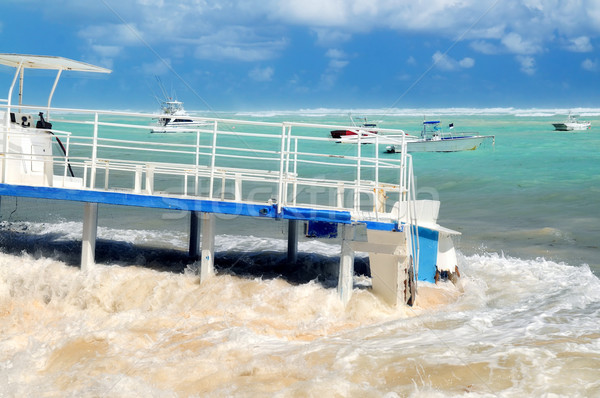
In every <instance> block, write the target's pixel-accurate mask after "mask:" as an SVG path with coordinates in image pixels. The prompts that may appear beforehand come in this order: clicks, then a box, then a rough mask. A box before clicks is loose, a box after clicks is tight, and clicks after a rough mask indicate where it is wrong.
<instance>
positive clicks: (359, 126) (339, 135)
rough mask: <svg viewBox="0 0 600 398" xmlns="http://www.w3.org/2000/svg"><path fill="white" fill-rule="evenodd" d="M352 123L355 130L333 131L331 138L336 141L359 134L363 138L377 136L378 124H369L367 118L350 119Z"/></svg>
mask: <svg viewBox="0 0 600 398" xmlns="http://www.w3.org/2000/svg"><path fill="white" fill-rule="evenodd" d="M350 120H351V121H352V125H353V126H354V127H355V128H350V129H343V130H331V138H335V139H344V138H345V137H354V138H356V136H358V135H359V134H360V135H361V136H363V137H366V136H371V135H372V134H377V130H374V129H376V128H377V124H376V123H369V122H368V121H367V118H366V117H362V118H361V117H355V118H353V117H350Z"/></svg>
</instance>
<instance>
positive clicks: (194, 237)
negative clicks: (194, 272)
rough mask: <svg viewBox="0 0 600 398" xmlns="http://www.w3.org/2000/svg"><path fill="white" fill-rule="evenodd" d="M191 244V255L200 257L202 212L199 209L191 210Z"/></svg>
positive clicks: (194, 257) (195, 257)
mask: <svg viewBox="0 0 600 398" xmlns="http://www.w3.org/2000/svg"><path fill="white" fill-rule="evenodd" d="M189 237H190V245H189V252H188V253H189V256H190V257H191V258H193V259H197V258H198V253H199V248H200V213H199V212H197V211H191V212H190V236H189Z"/></svg>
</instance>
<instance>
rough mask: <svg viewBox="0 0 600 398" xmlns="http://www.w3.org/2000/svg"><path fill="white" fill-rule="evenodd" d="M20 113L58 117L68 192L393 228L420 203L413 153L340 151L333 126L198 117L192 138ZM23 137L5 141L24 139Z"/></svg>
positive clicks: (126, 122)
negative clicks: (240, 205)
mask: <svg viewBox="0 0 600 398" xmlns="http://www.w3.org/2000/svg"><path fill="white" fill-rule="evenodd" d="M9 106H10V105H8V104H0V107H4V108H6V109H9ZM19 108H20V110H21V112H27V111H29V110H31V114H32V115H37V110H39V109H42V110H48V111H51V113H52V120H49V121H50V122H51V123H52V124H53V126H52V129H44V130H46V131H48V132H50V133H52V134H53V136H52V140H53V142H54V144H55V145H56V144H57V143H58V141H60V143H61V145H62V146H63V147H64V151H55V153H54V155H43V156H44V158H45V162H50V163H52V167H53V169H54V174H55V175H58V176H62V177H63V178H62V180H61V179H60V178H59V179H56V181H55V182H54V184H57V185H56V186H59V187H60V186H63V187H66V186H67V184H65V181H67V180H69V184H68V186H69V187H73V186H74V185H73V184H74V182H73V179H80V180H81V182H80V188H81V189H93V190H107V191H111V190H114V191H128V192H134V193H140V194H151V195H164V196H186V197H187V196H190V197H197V198H200V199H209V200H225V201H228V200H229V201H236V202H249V203H276V204H277V206H278V209H279V210H281V207H282V206H298V207H309V208H324V209H334V210H349V211H352V212H356V213H358V212H360V213H363V214H367V213H368V214H371V215H373V217H374V218H375V219H376V220H379V219H382V220H385V221H388V222H389V221H390V220H389V217H390V216H389V214H390V211H391V208H392V206H393V204H394V203H395V202H397V201H412V200H414V194H409V193H410V191H411V190H413V189H414V188H413V187H411V185H410V184H411V183H412V182H413V180H412V169H410V167H408V166H407V162H409V160H410V156H409V155H403V156H401V158H400V159H397V158H389V157H388V158H386V157H384V158H383V159H382V158H380V157H379V154H380V153H381V152H382V150H383V149H384V147H385V143H379V142H378V139H377V138H376V141H375V143H374V145H368V146H365V147H364V148H363V146H362V145H351V146H343V145H336V144H335V143H333V142H332V140H331V139H330V138H329V131H330V130H331V129H334V128H336V126H332V125H326V124H317V123H296V122H264V121H258V120H255V121H252V120H237V119H226V118H214V117H196V118H197V119H200V120H204V121H207V122H209V123H210V124H209V125H207V126H200V127H198V128H194V129H193V130H192V131H191V132H186V133H175V134H169V133H164V134H158V133H154V134H151V133H150V129H151V121H152V118H153V117H155V116H156V115H153V114H142V113H129V112H112V111H95V110H79V109H70V108H46V107H39V106H37V107H34V106H26V105H19ZM5 117H6V113H5ZM0 128H1V129H4V130H6V126H2V127H0ZM33 130H34V129H33V128H32V131H33ZM0 131H1V130H0ZM19 131H23V134H25V133H26V132H27V129H21V130H19ZM386 131H389V132H392V133H394V132H396V133H398V135H401V134H403V132H402V131H401V130H393V129H386ZM18 134H19V133H18V131H17V130H14V131H11V134H10V135H5V134H1V135H2V136H3V137H5V138H3V139H5V140H15V139H16V137H17V136H18ZM5 144H7V143H5ZM4 148H8V146H4ZM6 152H10V157H11V158H15V157H19V156H20V157H22V159H25V158H26V157H27V156H29V157H31V154H29V155H28V154H26V153H15V152H14V151H10V150H5V154H4V159H6V158H7V156H8V155H9V154H8V153H6ZM409 174H410V176H409ZM67 177H69V178H67ZM61 181H62V185H61ZM413 214H414V212H413ZM386 217H387V218H386Z"/></svg>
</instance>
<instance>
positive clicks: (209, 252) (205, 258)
mask: <svg viewBox="0 0 600 398" xmlns="http://www.w3.org/2000/svg"><path fill="white" fill-rule="evenodd" d="M214 255H215V215H214V213H202V259H201V263H200V283H202V282H204V281H205V280H207V279H208V278H210V277H212V276H213V275H214V273H215V268H214Z"/></svg>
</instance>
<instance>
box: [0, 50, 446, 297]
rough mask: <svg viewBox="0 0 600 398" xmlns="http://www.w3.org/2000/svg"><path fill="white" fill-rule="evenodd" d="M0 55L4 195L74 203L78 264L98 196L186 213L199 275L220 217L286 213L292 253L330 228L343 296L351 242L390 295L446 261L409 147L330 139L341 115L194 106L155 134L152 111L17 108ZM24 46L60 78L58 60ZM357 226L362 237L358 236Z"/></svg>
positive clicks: (90, 243)
mask: <svg viewBox="0 0 600 398" xmlns="http://www.w3.org/2000/svg"><path fill="white" fill-rule="evenodd" d="M0 56H1V54H0ZM5 57H6V58H7V60H5V61H3V62H6V63H5V64H6V65H9V66H16V67H17V73H16V74H15V78H14V79H13V82H12V85H11V87H10V89H9V95H8V97H7V99H5V100H0V195H2V196H23V197H31V198H44V199H59V200H67V201H78V202H83V203H84V209H85V211H84V219H83V236H82V258H81V267H82V268H83V269H85V268H87V267H90V266H92V265H93V263H94V248H95V239H96V229H97V214H98V213H97V212H98V205H102V204H111V205H122V206H139V207H152V208H164V209H176V210H185V211H189V212H191V214H192V216H191V217H190V220H191V221H190V246H189V247H190V256H192V257H200V261H201V267H200V279H201V280H203V279H205V278H207V277H210V276H211V275H212V274H213V272H214V270H213V269H214V267H213V261H214V259H213V257H214V231H215V228H214V226H215V215H217V214H226V215H229V216H248V217H260V218H267V219H279V220H288V221H289V230H288V231H289V233H288V257H289V260H290V262H293V261H294V260H295V257H296V255H297V233H298V222H299V221H300V222H305V223H306V224H307V230H309V231H311V234H312V236H316V237H319V236H326V235H329V236H331V235H339V236H340V237H341V238H342V245H341V253H340V273H339V275H340V276H339V284H338V291H339V294H340V297H341V299H342V300H343V301H344V302H346V301H348V299H349V297H350V294H351V292H352V275H353V267H352V264H353V255H354V252H355V251H362V252H368V253H369V258H370V268H371V274H372V280H373V291H374V293H376V294H379V295H381V296H382V297H383V298H384V299H386V300H387V301H390V302H391V303H392V304H398V303H400V302H407V300H408V301H409V302H414V298H415V293H416V281H417V279H419V276H420V275H419V263H420V262H422V259H428V262H429V264H428V267H427V269H423V272H422V274H421V275H425V278H424V280H430V281H433V278H434V276H436V273H439V271H440V269H442V270H452V269H453V267H454V266H455V263H456V259H455V255H454V248H453V245H452V242H451V240H450V235H452V234H454V233H455V232H454V231H451V230H448V229H445V228H443V227H440V226H439V225H437V223H436V220H437V214H438V210H439V202H437V201H426V200H425V201H424V200H420V201H417V200H416V196H415V193H416V191H415V187H414V178H413V170H412V158H411V156H410V155H408V154H406V151H402V153H401V154H400V155H397V156H389V155H388V156H386V155H384V156H383V157H380V154H383V153H384V149H385V148H384V147H385V144H383V143H382V144H380V143H379V138H378V136H376V137H375V138H374V140H369V142H370V144H369V145H360V137H359V144H352V145H343V144H336V143H335V141H334V140H332V139H331V138H328V137H329V136H330V131H331V130H336V129H343V128H347V126H337V125H323V124H310V123H294V122H284V121H282V122H277V123H267V122H263V121H260V120H237V119H222V118H212V117H194V118H193V119H194V120H195V121H197V122H198V125H199V127H198V128H195V129H193V130H191V131H189V130H188V131H187V132H182V133H151V132H150V131H151V126H152V121H153V119H156V118H157V115H151V114H141V113H131V112H114V111H98V110H80V109H71V108H52V107H50V105H49V104H50V99H49V101H48V105H47V106H30V105H25V104H22V103H19V104H18V105H12V104H11V103H12V100H11V96H12V91H13V88H14V86H15V82H16V80H17V76H18V75H19V71H21V77H22V70H23V69H22V68H23V67H24V66H23V65H24V62H23V61H22V60H21V61H19V59H20V58H17V57H16V56H15V55H13V54H8V55H5ZM21 57H24V58H27V57H30V63H29V64H27V65H30V67H48V68H50V69H54V68H56V69H58V70H59V72H58V76H60V72H61V71H62V69H61V68H62V67H61V66H56V65H55V63H56V62H58V61H57V60H55V59H54V58H52V59H50V61H51V62H48V60H47V59H45V58H44V57H35V56H21ZM0 61H2V59H1V58H0ZM18 61H19V62H18ZM65 62H66V61H65ZM74 62H75V66H76V65H77V64H76V61H70V62H69V63H67V64H68V65H70V67H71V68H73V63H74ZM89 68H90V66H89V65H87V64H84V65H83V66H82V70H85V71H88V69H89ZM99 71H100V70H99ZM57 80H58V77H57ZM55 85H56V83H55ZM53 90H54V88H53ZM19 98H20V97H19ZM50 98H51V96H50ZM377 130H378V132H379V133H380V134H384V133H389V134H390V135H395V136H398V135H403V132H402V131H401V130H384V129H377ZM418 219H419V220H420V221H419V222H421V220H422V221H423V225H419V223H418V222H417V220H418ZM199 227H201V228H200V229H201V231H202V233H201V234H200V230H199ZM357 228H362V229H365V230H366V232H367V240H366V241H363V242H360V241H356V240H355V238H354V236H355V233H354V232H355V229H357ZM323 231H325V232H323ZM200 237H201V245H200ZM200 246H201V248H200ZM421 246H422V247H424V248H427V250H423V251H421V250H420V247H421ZM445 263H448V264H445Z"/></svg>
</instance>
